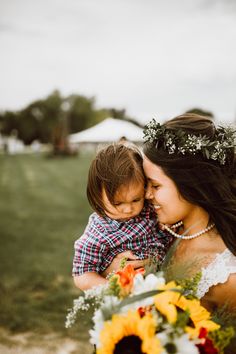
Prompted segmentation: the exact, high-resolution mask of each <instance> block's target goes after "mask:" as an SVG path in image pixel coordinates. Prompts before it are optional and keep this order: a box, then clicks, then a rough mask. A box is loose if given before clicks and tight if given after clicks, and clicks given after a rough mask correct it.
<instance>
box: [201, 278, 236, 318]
mask: <svg viewBox="0 0 236 354" xmlns="http://www.w3.org/2000/svg"><path fill="white" fill-rule="evenodd" d="M207 298H209V299H210V298H211V299H213V302H214V303H215V304H216V305H217V306H223V305H226V304H227V303H228V305H229V306H230V308H234V309H235V311H236V273H233V274H230V275H229V277H228V279H227V281H226V282H225V283H223V284H220V283H219V284H217V285H215V286H212V287H211V289H210V290H209V292H208V294H207Z"/></svg>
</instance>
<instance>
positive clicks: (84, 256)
mask: <svg viewBox="0 0 236 354" xmlns="http://www.w3.org/2000/svg"><path fill="white" fill-rule="evenodd" d="M104 232H105V231H104V230H103V229H102V228H101V226H100V225H96V223H94V221H93V220H92V219H91V218H90V220H89V223H88V225H87V227H86V229H85V231H84V234H83V235H82V236H81V237H80V238H79V239H78V240H77V241H75V245H74V249H75V253H74V259H73V270H72V275H73V276H76V275H82V274H84V273H87V272H96V273H99V272H100V271H101V270H102V269H101V266H102V262H103V259H104V255H105V253H106V248H107V247H106V243H105V241H104V237H103V234H104Z"/></svg>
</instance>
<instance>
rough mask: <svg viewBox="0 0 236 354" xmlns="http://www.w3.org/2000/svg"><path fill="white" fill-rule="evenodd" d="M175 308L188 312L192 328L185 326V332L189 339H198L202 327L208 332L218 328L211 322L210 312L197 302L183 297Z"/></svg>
mask: <svg viewBox="0 0 236 354" xmlns="http://www.w3.org/2000/svg"><path fill="white" fill-rule="evenodd" d="M177 306H178V307H179V308H181V309H182V310H184V311H186V310H188V311H189V313H190V319H191V320H192V322H193V325H194V327H190V326H187V327H186V328H185V330H186V332H188V333H189V334H190V336H191V338H193V337H198V335H199V331H200V329H201V328H202V327H203V328H206V329H207V331H208V332H210V331H215V330H216V329H219V328H220V326H219V325H218V324H217V323H215V322H214V321H211V319H210V316H211V314H210V312H209V311H207V310H206V309H205V308H204V307H203V306H201V304H200V301H199V300H195V299H194V300H188V299H186V298H185V297H184V296H181V297H180V298H179V301H178V303H177Z"/></svg>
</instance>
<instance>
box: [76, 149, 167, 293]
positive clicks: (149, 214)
mask: <svg viewBox="0 0 236 354" xmlns="http://www.w3.org/2000/svg"><path fill="white" fill-rule="evenodd" d="M87 197H88V200H89V203H90V205H91V206H92V208H93V210H94V211H95V212H94V213H93V214H92V215H91V216H90V218H89V221H88V224H87V227H86V229H85V231H84V233H83V235H82V236H81V237H80V238H79V239H78V240H77V241H76V242H75V254H74V260H73V277H74V283H75V285H76V286H77V287H78V288H80V289H81V290H86V289H89V288H91V287H93V286H96V285H100V284H103V283H105V282H107V280H106V279H105V278H104V277H103V276H102V275H101V273H102V272H103V271H104V270H105V269H106V268H107V267H108V266H109V264H110V263H111V262H112V260H113V258H114V257H115V256H116V255H117V254H119V253H121V252H124V251H132V253H133V254H135V255H136V256H137V258H139V259H146V258H148V257H150V256H151V255H155V257H157V258H158V259H160V260H162V259H163V257H164V255H165V253H166V251H167V248H168V246H169V243H170V236H169V235H167V234H165V233H164V232H163V231H160V230H159V228H158V222H157V216H156V213H155V212H154V210H153V209H152V207H151V206H150V205H148V204H147V202H145V176H144V173H143V167H142V155H141V153H140V151H139V150H138V148H136V147H131V146H126V145H122V144H119V143H117V144H112V145H109V146H107V147H105V148H103V149H102V150H101V151H100V152H99V153H98V154H97V156H96V157H95V159H94V160H93V161H92V164H91V166H90V169H89V175H88V183H87Z"/></svg>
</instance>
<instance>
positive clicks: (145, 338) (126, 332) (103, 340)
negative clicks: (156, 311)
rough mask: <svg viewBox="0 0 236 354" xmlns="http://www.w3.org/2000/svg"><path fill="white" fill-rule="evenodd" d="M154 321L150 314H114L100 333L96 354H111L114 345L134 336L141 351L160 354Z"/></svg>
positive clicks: (130, 312) (134, 312)
mask: <svg viewBox="0 0 236 354" xmlns="http://www.w3.org/2000/svg"><path fill="white" fill-rule="evenodd" d="M155 331H156V326H155V320H154V319H153V317H152V315H151V314H147V315H145V316H144V317H142V318H141V317H140V316H139V314H138V312H137V311H129V312H128V313H127V314H124V315H123V314H115V315H113V316H112V319H111V321H107V322H105V324H104V327H103V329H102V331H101V333H100V346H99V347H98V348H97V354H113V353H114V350H115V348H116V345H117V344H118V343H119V342H120V341H121V340H122V339H123V338H125V337H129V336H135V337H138V338H139V339H140V340H141V350H142V351H143V352H144V353H146V354H159V353H161V350H162V348H161V344H160V342H159V340H158V339H157V337H156V336H155Z"/></svg>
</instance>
